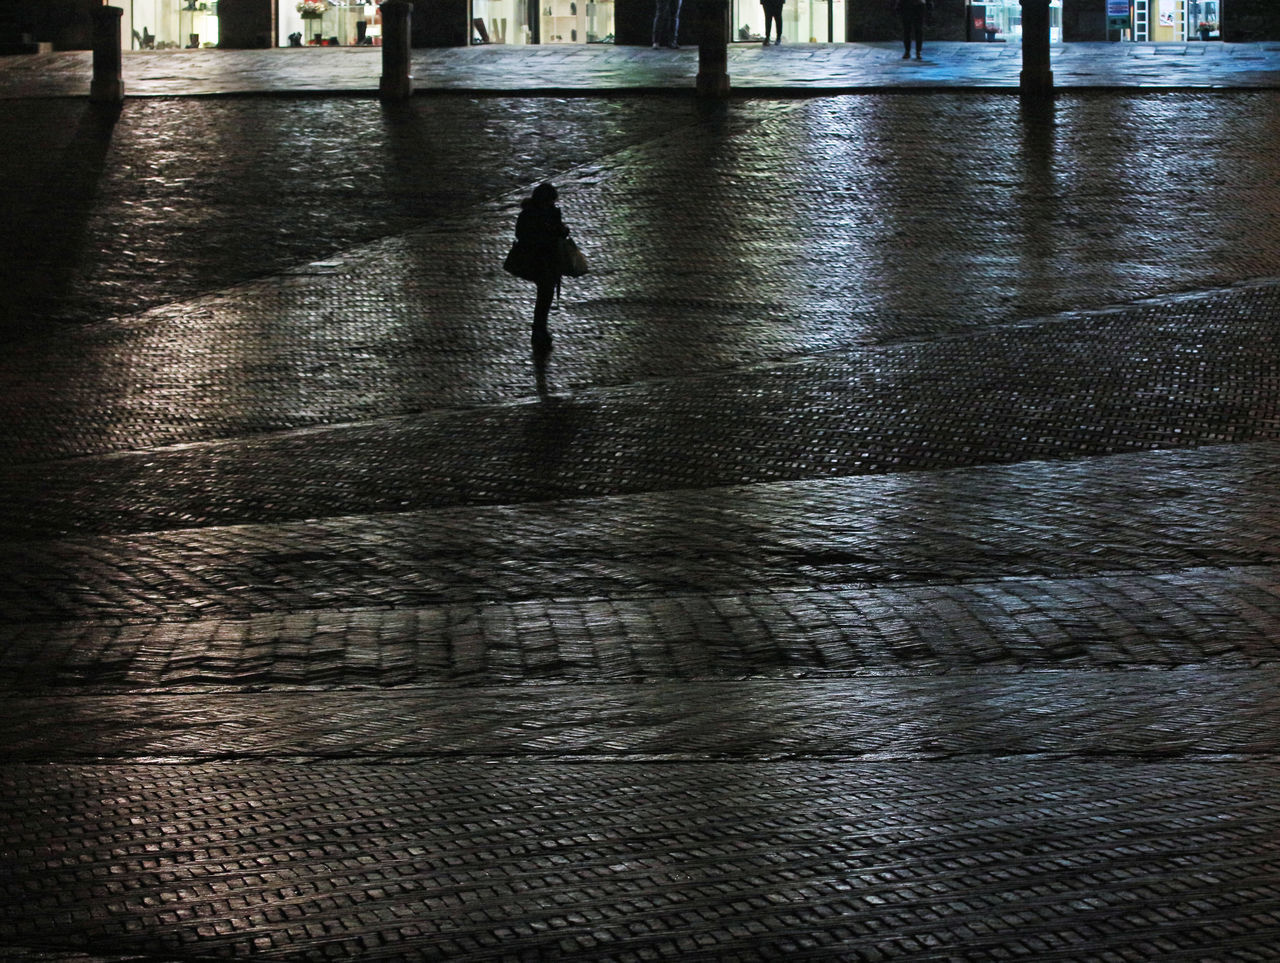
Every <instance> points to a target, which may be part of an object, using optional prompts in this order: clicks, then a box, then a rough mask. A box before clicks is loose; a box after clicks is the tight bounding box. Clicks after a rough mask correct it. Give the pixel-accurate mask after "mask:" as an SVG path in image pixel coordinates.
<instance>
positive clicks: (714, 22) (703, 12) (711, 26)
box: [694, 0, 729, 97]
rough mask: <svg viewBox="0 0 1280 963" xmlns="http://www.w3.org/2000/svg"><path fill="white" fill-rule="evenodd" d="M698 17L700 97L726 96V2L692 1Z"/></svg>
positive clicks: (727, 0)
mask: <svg viewBox="0 0 1280 963" xmlns="http://www.w3.org/2000/svg"><path fill="white" fill-rule="evenodd" d="M694 2H695V3H697V14H696V16H697V18H698V81H697V90H698V93H699V94H700V95H702V96H703V97H727V96H728V94H729V0H694Z"/></svg>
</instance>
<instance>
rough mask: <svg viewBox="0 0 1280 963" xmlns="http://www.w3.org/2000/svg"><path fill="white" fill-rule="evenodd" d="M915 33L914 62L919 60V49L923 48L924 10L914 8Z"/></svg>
mask: <svg viewBox="0 0 1280 963" xmlns="http://www.w3.org/2000/svg"><path fill="white" fill-rule="evenodd" d="M915 33H916V60H919V59H920V48H921V47H922V46H924V10H923V8H920V7H917V8H916V17H915Z"/></svg>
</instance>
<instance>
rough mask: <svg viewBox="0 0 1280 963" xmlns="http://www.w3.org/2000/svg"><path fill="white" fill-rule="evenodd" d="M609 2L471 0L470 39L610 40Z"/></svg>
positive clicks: (516, 41) (521, 41) (511, 41)
mask: <svg viewBox="0 0 1280 963" xmlns="http://www.w3.org/2000/svg"><path fill="white" fill-rule="evenodd" d="M613 5H614V0H472V2H471V42H472V43H473V44H485V43H504V44H526V43H543V44H546V43H613ZM535 27H536V29H535Z"/></svg>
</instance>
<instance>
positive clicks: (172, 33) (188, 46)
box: [121, 0, 218, 50]
mask: <svg viewBox="0 0 1280 963" xmlns="http://www.w3.org/2000/svg"><path fill="white" fill-rule="evenodd" d="M121 9H122V10H123V11H124V14H123V18H122V20H123V22H122V23H121V27H122V30H123V33H124V37H125V38H127V40H128V44H129V49H130V50H198V49H200V48H201V47H216V46H217V45H218V0H129V2H128V3H126V4H124V5H123V6H122V8H121Z"/></svg>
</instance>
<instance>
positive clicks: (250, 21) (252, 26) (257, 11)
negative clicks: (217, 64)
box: [218, 0, 276, 50]
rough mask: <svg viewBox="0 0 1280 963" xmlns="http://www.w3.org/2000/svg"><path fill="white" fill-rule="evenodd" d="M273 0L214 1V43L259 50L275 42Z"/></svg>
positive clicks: (220, 45)
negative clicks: (216, 16)
mask: <svg viewBox="0 0 1280 963" xmlns="http://www.w3.org/2000/svg"><path fill="white" fill-rule="evenodd" d="M274 6H275V2H274V0H218V46H219V47H222V48H224V49H228V50H261V49H262V48H264V47H274V46H275V45H276V35H275V30H274V25H275V18H274V16H272V14H273V13H274V12H275V11H274Z"/></svg>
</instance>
